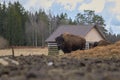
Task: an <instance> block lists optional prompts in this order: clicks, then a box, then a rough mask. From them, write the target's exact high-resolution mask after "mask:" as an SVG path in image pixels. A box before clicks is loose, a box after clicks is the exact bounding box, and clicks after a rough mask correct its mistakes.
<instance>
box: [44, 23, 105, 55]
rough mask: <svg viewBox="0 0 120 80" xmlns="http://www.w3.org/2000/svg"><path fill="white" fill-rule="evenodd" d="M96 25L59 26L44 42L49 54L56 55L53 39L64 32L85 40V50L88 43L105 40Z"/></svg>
mask: <svg viewBox="0 0 120 80" xmlns="http://www.w3.org/2000/svg"><path fill="white" fill-rule="evenodd" d="M98 27H100V26H98V25H61V26H59V27H58V28H57V29H56V30H55V31H54V32H53V33H52V34H51V35H50V36H49V37H48V38H47V40H46V42H47V43H48V51H49V54H52V53H53V54H54V53H58V49H57V44H56V42H55V38H56V37H57V36H59V35H61V34H63V33H65V32H68V33H71V34H73V35H78V36H81V37H84V38H85V39H86V49H88V48H89V43H92V42H97V41H100V40H105V37H104V35H103V34H102V33H101V32H100V30H99V29H98Z"/></svg>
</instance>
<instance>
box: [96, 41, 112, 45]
mask: <svg viewBox="0 0 120 80" xmlns="http://www.w3.org/2000/svg"><path fill="white" fill-rule="evenodd" d="M110 44H111V43H110V42H109V41H106V40H100V41H99V42H98V44H97V46H107V45H110Z"/></svg>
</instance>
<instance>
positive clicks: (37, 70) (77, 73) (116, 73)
mask: <svg viewBox="0 0 120 80" xmlns="http://www.w3.org/2000/svg"><path fill="white" fill-rule="evenodd" d="M9 58H11V59H14V60H16V61H18V62H19V65H15V64H10V65H9V66H3V65H0V80H120V42H117V43H115V44H113V45H109V46H102V47H96V48H93V49H90V50H84V51H80V50H78V51H74V52H72V53H71V54H67V55H61V56H60V55H59V56H45V55H39V56H38V55H37V56H36V55H29V56H18V57H15V58H12V57H10V56H9Z"/></svg>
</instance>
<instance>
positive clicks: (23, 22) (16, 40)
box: [0, 2, 120, 46]
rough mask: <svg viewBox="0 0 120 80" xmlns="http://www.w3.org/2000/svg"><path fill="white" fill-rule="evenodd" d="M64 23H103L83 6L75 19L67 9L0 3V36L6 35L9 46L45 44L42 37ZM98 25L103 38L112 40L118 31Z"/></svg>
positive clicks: (115, 38) (113, 40) (100, 18)
mask: <svg viewBox="0 0 120 80" xmlns="http://www.w3.org/2000/svg"><path fill="white" fill-rule="evenodd" d="M64 24H70V25H81V24H98V25H102V26H105V21H104V19H103V18H102V16H99V15H96V14H95V12H94V11H90V10H84V12H83V13H78V14H77V15H76V17H75V19H74V20H72V19H71V18H68V16H67V14H66V13H61V14H59V15H56V16H55V15H53V14H52V13H50V12H49V13H46V12H45V11H44V10H42V9H40V10H39V11H37V12H35V13H31V12H29V11H26V10H25V9H24V7H23V6H22V5H21V4H20V3H19V2H14V3H10V2H9V3H8V4H7V5H6V3H5V2H4V3H3V4H1V3H0V36H2V37H3V38H5V39H6V40H7V41H8V42H9V45H10V46H45V40H46V38H48V36H49V35H50V34H52V32H53V31H54V30H55V29H56V28H57V27H58V26H59V25H64ZM99 29H100V30H101V31H102V32H103V34H104V35H105V36H106V39H107V40H109V41H111V42H115V41H118V40H120V35H113V34H111V33H107V30H106V29H105V28H104V27H99Z"/></svg>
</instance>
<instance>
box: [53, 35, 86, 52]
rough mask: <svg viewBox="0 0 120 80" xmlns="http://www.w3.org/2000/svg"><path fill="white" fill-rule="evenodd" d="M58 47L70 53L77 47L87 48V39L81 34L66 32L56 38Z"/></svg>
mask: <svg viewBox="0 0 120 80" xmlns="http://www.w3.org/2000/svg"><path fill="white" fill-rule="evenodd" d="M55 40H56V42H57V45H58V49H62V51H63V52H64V53H70V52H71V51H75V50H77V49H80V50H83V49H85V43H86V40H85V39H84V38H82V37H80V36H76V35H72V34H69V33H64V34H61V35H60V36H58V37H57V38H56V39H55Z"/></svg>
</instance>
